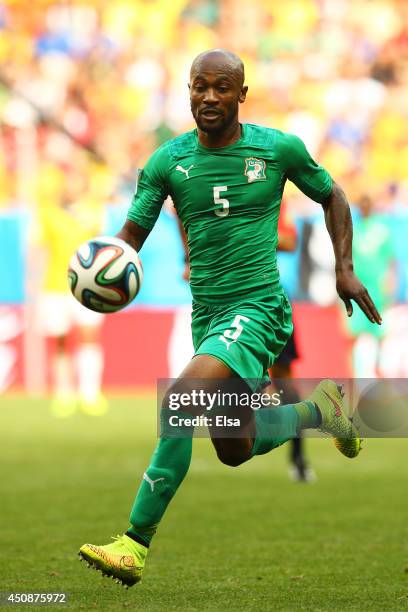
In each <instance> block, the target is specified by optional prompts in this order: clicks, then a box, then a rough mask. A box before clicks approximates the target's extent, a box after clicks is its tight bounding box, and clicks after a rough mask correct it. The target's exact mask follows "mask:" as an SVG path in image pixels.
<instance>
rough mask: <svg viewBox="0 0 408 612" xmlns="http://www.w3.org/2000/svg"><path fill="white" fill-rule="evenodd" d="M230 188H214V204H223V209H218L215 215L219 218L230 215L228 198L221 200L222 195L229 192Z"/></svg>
mask: <svg viewBox="0 0 408 612" xmlns="http://www.w3.org/2000/svg"><path fill="white" fill-rule="evenodd" d="M227 189H228V187H226V186H225V185H223V186H222V187H213V195H214V204H221V206H222V208H216V209H215V210H214V215H217V217H226V216H227V215H228V214H229V201H228V200H227V199H226V198H220V193H222V192H223V191H227Z"/></svg>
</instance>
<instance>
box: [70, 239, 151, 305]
mask: <svg viewBox="0 0 408 612" xmlns="http://www.w3.org/2000/svg"><path fill="white" fill-rule="evenodd" d="M142 280H143V269H142V263H141V261H140V259H139V256H138V254H137V252H136V251H135V250H134V249H132V247H131V246H129V245H128V244H127V243H126V242H124V240H121V239H120V238H116V237H113V236H98V237H97V238H93V239H92V240H88V242H84V243H83V244H81V246H80V247H79V249H78V250H77V251H76V252H75V253H74V254H73V256H72V257H71V261H70V262H69V268H68V282H69V285H70V289H71V292H72V294H73V296H74V297H75V298H76V299H77V300H78V302H80V303H81V304H82V305H83V306H86V307H87V308H89V309H90V310H94V311H96V312H104V313H107V312H117V311H118V310H121V309H122V308H125V306H127V305H128V304H130V302H131V301H132V300H133V299H134V298H135V297H136V295H137V294H138V293H139V290H140V287H141V285H142Z"/></svg>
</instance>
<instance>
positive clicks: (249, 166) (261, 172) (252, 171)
mask: <svg viewBox="0 0 408 612" xmlns="http://www.w3.org/2000/svg"><path fill="white" fill-rule="evenodd" d="M265 168H266V163H265V161H264V160H263V159H258V158H256V157H247V158H246V160H245V171H244V174H245V176H247V177H248V183H253V182H254V181H263V180H265V179H266V175H265Z"/></svg>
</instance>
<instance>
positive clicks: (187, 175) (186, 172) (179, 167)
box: [176, 164, 194, 179]
mask: <svg viewBox="0 0 408 612" xmlns="http://www.w3.org/2000/svg"><path fill="white" fill-rule="evenodd" d="M191 168H194V164H192V165H191V166H189V168H187V170H186V169H185V168H183V166H177V168H176V170H178V171H179V172H182V173H183V174H185V175H186V177H187V178H188V179H189V178H190V176H189V174H188V173H189V172H190V170H191Z"/></svg>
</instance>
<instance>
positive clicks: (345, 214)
mask: <svg viewBox="0 0 408 612" xmlns="http://www.w3.org/2000/svg"><path fill="white" fill-rule="evenodd" d="M322 206H323V210H324V217H325V221H326V227H327V230H328V232H329V235H330V238H331V242H332V245H333V250H334V257H335V261H336V264H335V271H336V289H337V293H338V294H339V296H340V298H341V299H342V300H343V302H344V304H345V306H346V310H347V314H348V316H349V317H351V315H352V314H353V306H352V303H351V300H354V301H355V302H356V304H358V306H359V307H360V308H361V310H362V311H363V312H364V314H365V315H366V317H367V318H368V319H370V321H371V322H372V323H378V325H380V324H381V316H380V314H379V312H378V310H377V308H376V307H375V305H374V303H373V301H372V299H371V297H370V294H369V293H368V291H367V289H366V288H365V287H364V285H363V284H362V283H361V282H360V280H359V278H358V277H357V276H356V275H355V274H354V268H353V254H352V242H353V224H352V221H351V213H350V206H349V204H348V202H347V198H346V196H345V194H344V191H343V190H342V188H341V187H340V186H339V185H338V184H337V183H335V182H334V181H333V187H332V191H331V193H330V195H329V197H328V198H327V200H325V202H323V203H322Z"/></svg>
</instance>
